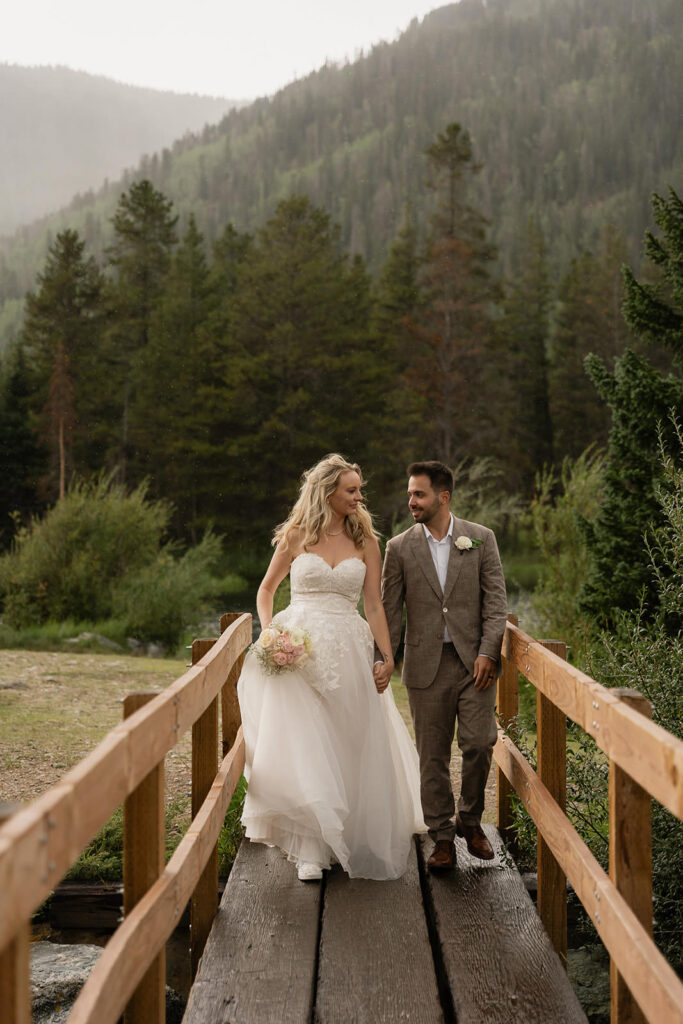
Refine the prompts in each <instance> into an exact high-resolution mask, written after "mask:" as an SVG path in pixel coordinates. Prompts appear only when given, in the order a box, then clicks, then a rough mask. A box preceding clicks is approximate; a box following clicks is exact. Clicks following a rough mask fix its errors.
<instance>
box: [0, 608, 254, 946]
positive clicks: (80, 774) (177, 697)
mask: <svg viewBox="0 0 683 1024" xmlns="http://www.w3.org/2000/svg"><path fill="white" fill-rule="evenodd" d="M250 642H251V616H250V615H242V616H240V618H239V619H237V620H236V621H235V622H234V623H233V624H232V625H231V626H229V627H228V629H227V630H226V631H225V633H223V635H222V636H221V637H220V638H219V639H218V640H217V641H216V643H215V644H214V646H213V647H212V648H211V650H210V651H209V652H208V653H207V654H206V655H205V656H204V657H203V658H202V659H201V660H200V661H199V662H198V664H197V665H195V666H193V667H192V668H190V669H189V670H188V671H187V672H186V673H185V674H184V675H182V676H180V678H179V679H176V680H175V682H174V683H172V684H171V685H170V686H169V687H168V688H167V689H166V690H164V691H163V692H162V693H160V694H159V695H158V696H157V697H155V698H154V700H152V701H150V702H149V704H147V705H146V706H145V707H143V708H141V709H140V710H139V711H136V712H135V714H133V715H131V717H130V718H128V719H126V720H125V721H124V722H123V723H122V724H121V725H118V726H117V727H116V728H114V729H113V730H112V731H111V732H110V733H109V734H108V735H107V736H106V737H105V738H104V739H103V740H102V742H101V743H100V744H98V746H97V747H95V749H94V750H93V751H92V752H91V753H90V754H89V755H88V756H87V757H86V758H84V759H83V761H81V762H80V763H79V764H77V765H76V766H75V767H74V768H73V769H71V771H69V772H68V773H67V774H66V775H65V776H64V777H63V778H62V779H61V780H60V782H58V783H57V784H56V785H55V786H53V787H52V788H51V789H49V790H48V791H47V792H46V793H44V794H43V795H42V796H41V797H39V798H38V799H37V800H35V801H34V802H33V803H31V804H29V805H28V806H27V807H26V808H24V809H22V810H20V811H18V812H17V813H16V814H15V815H14V816H13V817H12V818H10V820H9V821H8V822H7V823H6V824H5V825H3V826H2V828H0V952H2V951H3V950H4V949H5V947H6V946H7V945H8V943H10V942H11V941H12V939H13V937H14V935H15V933H16V932H17V931H18V929H19V928H20V927H21V926H22V925H23V924H24V923H25V922H26V921H27V920H29V919H30V917H31V914H32V913H33V912H34V911H35V910H36V909H37V908H38V907H39V906H40V905H41V903H43V902H44V900H45V899H46V898H47V897H48V896H49V894H50V892H51V891H52V890H53V889H54V887H55V886H56V885H57V883H58V882H59V881H60V880H61V879H62V878H63V876H64V875H65V874H66V872H67V871H68V870H69V868H70V867H71V865H72V864H73V863H74V862H75V861H76V859H77V858H78V856H79V854H80V852H81V850H82V849H83V848H84V847H85V846H86V845H87V844H88V843H89V842H90V840H91V839H92V838H93V837H94V836H95V835H96V834H97V833H98V831H99V830H100V829H101V828H102V826H103V825H104V824H105V823H106V822H107V821H108V820H109V818H110V817H111V816H112V814H113V813H114V811H115V810H116V808H117V807H119V806H120V805H121V804H122V803H123V801H124V800H125V799H126V797H127V796H129V795H130V794H131V793H132V792H133V790H135V789H136V788H137V786H138V785H139V784H140V783H141V782H142V780H143V779H144V778H145V776H146V775H148V774H149V772H150V771H151V770H152V769H153V768H155V767H156V765H157V764H159V762H160V761H161V760H162V758H163V757H164V756H165V755H166V753H168V751H169V750H171V749H172V748H173V747H174V746H175V744H176V743H177V742H178V740H179V739H180V737H181V736H182V735H183V733H184V732H185V731H186V730H187V729H188V728H189V727H190V726H191V725H193V723H194V722H195V721H196V720H197V718H199V717H200V715H201V714H202V713H203V712H204V711H205V710H206V708H207V707H208V706H209V704H210V703H211V701H212V700H214V699H215V697H216V696H217V695H218V693H219V692H220V690H221V688H222V687H223V685H224V684H225V681H226V679H227V677H228V674H229V671H230V669H231V668H232V666H233V665H234V663H235V661H236V660H237V658H238V657H239V655H240V654H241V653H242V651H243V650H244V648H245V647H246V646H247V645H248V644H249V643H250Z"/></svg>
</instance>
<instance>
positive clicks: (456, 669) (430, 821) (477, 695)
mask: <svg viewBox="0 0 683 1024" xmlns="http://www.w3.org/2000/svg"><path fill="white" fill-rule="evenodd" d="M408 698H409V701H410V711H411V714H412V717H413V725H414V727H415V742H416V745H417V751H418V754H419V755H420V796H421V799H422V811H423V814H424V819H425V824H426V826H427V828H428V829H429V834H430V836H431V838H432V839H433V840H434V841H435V842H436V840H438V839H452V838H453V836H454V835H455V823H454V821H453V816H454V813H455V799H454V796H453V787H452V785H451V775H450V762H451V748H452V745H453V737H454V734H455V726H456V722H457V729H458V736H457V738H458V746H459V747H460V750H461V752H462V783H461V791H460V798H459V800H458V814H459V815H460V818H461V820H462V821H463V822H464V824H466V825H476V824H478V823H479V822H480V820H481V816H482V813H483V810H484V791H485V787H486V780H487V779H488V774H489V769H490V767H491V757H492V753H493V745H494V743H495V742H496V736H497V727H496V718H495V704H496V687H495V686H490V687H489V688H488V689H487V690H475V689H474V677H473V676H472V673H471V672H469V671H468V669H467V668H466V667H465V665H463V663H462V661H461V660H460V658H459V657H458V654H457V652H456V650H455V647H454V646H453V644H450V643H449V644H444V645H443V652H442V654H441V661H440V663H439V668H438V671H437V673H436V676H435V678H434V680H433V682H432V683H431V684H430V685H429V686H427V687H425V688H424V689H422V688H418V687H413V686H410V687H408Z"/></svg>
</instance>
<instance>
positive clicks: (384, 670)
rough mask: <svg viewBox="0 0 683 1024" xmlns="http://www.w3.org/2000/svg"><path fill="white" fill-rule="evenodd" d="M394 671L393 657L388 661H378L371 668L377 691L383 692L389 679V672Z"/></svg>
mask: <svg viewBox="0 0 683 1024" xmlns="http://www.w3.org/2000/svg"><path fill="white" fill-rule="evenodd" d="M393 671H394V662H393V659H391V658H390V659H389V660H388V661H384V662H381V661H378V662H377V664H376V665H375V666H374V668H373V670H372V674H373V676H374V679H375V687H376V689H377V692H378V693H384V691H385V690H386V688H387V686H388V685H389V682H390V681H391V673H392V672H393Z"/></svg>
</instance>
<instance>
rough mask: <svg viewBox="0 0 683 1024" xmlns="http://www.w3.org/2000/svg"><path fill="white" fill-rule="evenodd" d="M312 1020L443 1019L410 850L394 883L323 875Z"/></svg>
mask: <svg viewBox="0 0 683 1024" xmlns="http://www.w3.org/2000/svg"><path fill="white" fill-rule="evenodd" d="M273 1019H276V1018H273ZM315 1020H316V1024H337V1022H338V1024H349V1021H353V1022H354V1024H383V1022H387V1024H395V1022H398V1021H403V1020H410V1021H411V1022H415V1024H437V1022H442V1021H443V1016H442V1012H441V1006H440V1003H439V993H438V988H437V982H436V976H435V973H434V962H433V959H432V952H431V947H430V943H429V936H428V932H427V923H426V919H425V914H424V909H423V906H422V894H421V891H420V880H419V875H418V867H417V857H416V854H415V848H414V847H413V849H412V850H411V855H410V860H409V863H408V870H407V871H406V873H405V874H404V875H403V877H402V878H399V879H397V880H396V881H391V882H375V881H370V880H367V879H361V878H349V877H348V876H347V875H346V874H344V872H343V871H341V870H340V869H338V868H337V869H335V870H333V871H331V872H330V873H329V875H328V880H327V885H326V887H325V909H324V912H323V922H322V933H321V941H320V966H319V971H318V990H317V998H316V1007H315Z"/></svg>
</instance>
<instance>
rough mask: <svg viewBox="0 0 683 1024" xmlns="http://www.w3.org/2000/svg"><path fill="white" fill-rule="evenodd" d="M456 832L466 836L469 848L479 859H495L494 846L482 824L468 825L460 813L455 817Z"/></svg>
mask: <svg viewBox="0 0 683 1024" xmlns="http://www.w3.org/2000/svg"><path fill="white" fill-rule="evenodd" d="M455 834H456V835H458V836H462V837H464V839H465V842H466V843H467V849H468V850H469V851H470V853H471V854H472V856H473V857H478V858H479V860H493V856H494V854H493V847H492V846H491V844H490V842H489V841H488V839H487V838H486V833H485V832H484V830H483V828H482V827H481V825H466V824H465V822H464V821H461V820H460V816H459V815H458V817H457V818H456V819H455Z"/></svg>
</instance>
